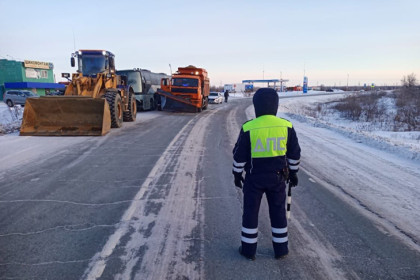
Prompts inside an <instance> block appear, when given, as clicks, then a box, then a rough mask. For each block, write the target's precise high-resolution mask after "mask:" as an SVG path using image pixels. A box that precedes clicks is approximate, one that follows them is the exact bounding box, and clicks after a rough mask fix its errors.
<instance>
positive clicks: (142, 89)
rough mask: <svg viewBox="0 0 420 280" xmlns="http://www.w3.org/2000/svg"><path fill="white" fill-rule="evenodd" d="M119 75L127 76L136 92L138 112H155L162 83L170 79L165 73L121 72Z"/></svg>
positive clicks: (135, 70) (146, 71)
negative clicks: (163, 80) (158, 91)
mask: <svg viewBox="0 0 420 280" xmlns="http://www.w3.org/2000/svg"><path fill="white" fill-rule="evenodd" d="M117 74H118V75H121V76H127V83H128V85H129V86H131V87H132V88H133V90H134V94H135V97H136V102H137V109H138V110H155V109H156V108H157V105H158V102H157V100H158V99H159V98H158V97H157V96H156V91H157V90H158V89H159V88H160V81H161V80H162V79H166V78H169V76H168V75H166V74H164V73H153V72H151V71H149V70H146V69H139V68H136V69H133V70H119V71H117Z"/></svg>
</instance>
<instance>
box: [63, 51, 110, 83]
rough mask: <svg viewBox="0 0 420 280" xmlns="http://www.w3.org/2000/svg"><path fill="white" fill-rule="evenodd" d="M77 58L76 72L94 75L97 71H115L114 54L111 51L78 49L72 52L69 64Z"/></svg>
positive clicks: (72, 64) (107, 72)
mask: <svg viewBox="0 0 420 280" xmlns="http://www.w3.org/2000/svg"><path fill="white" fill-rule="evenodd" d="M75 59H77V65H78V69H77V72H78V73H82V74H83V76H85V77H95V76H96V75H97V74H98V73H106V74H114V73H115V60H114V59H115V56H114V54H112V53H111V52H108V51H101V50H80V51H77V52H76V53H74V54H72V58H71V66H72V67H74V66H75Z"/></svg>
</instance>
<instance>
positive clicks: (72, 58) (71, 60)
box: [70, 57, 76, 67]
mask: <svg viewBox="0 0 420 280" xmlns="http://www.w3.org/2000/svg"><path fill="white" fill-rule="evenodd" d="M70 65H71V67H74V66H76V61H75V60H74V57H71V58H70Z"/></svg>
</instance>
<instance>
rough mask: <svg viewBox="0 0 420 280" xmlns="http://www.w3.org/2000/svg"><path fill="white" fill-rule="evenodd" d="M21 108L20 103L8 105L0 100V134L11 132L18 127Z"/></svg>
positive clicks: (21, 113) (21, 112)
mask: <svg viewBox="0 0 420 280" xmlns="http://www.w3.org/2000/svg"><path fill="white" fill-rule="evenodd" d="M22 116H23V108H22V107H21V106H20V105H16V106H14V107H9V106H7V105H6V104H5V103H3V102H0V135H1V134H6V133H12V132H14V131H16V130H18V129H19V128H20V124H21V122H22Z"/></svg>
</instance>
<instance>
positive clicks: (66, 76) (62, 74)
mask: <svg viewBox="0 0 420 280" xmlns="http://www.w3.org/2000/svg"><path fill="white" fill-rule="evenodd" d="M61 77H62V78H66V79H68V78H70V73H61Z"/></svg>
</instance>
